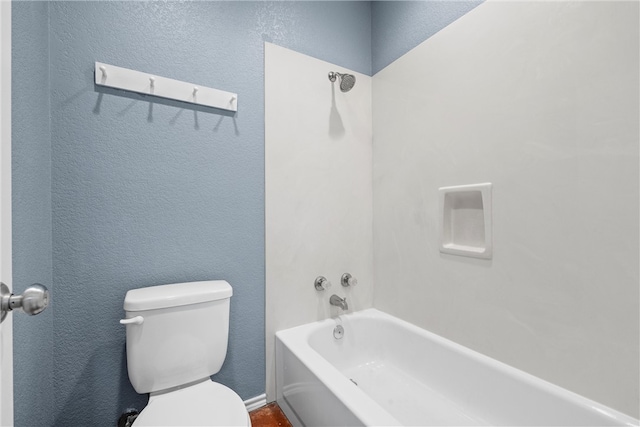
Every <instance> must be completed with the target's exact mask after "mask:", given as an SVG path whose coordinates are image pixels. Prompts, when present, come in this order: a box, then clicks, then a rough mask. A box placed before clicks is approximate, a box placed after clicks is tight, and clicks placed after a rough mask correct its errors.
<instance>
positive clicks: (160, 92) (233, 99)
mask: <svg viewBox="0 0 640 427" xmlns="http://www.w3.org/2000/svg"><path fill="white" fill-rule="evenodd" d="M95 83H96V84H97V85H99V86H106V87H112V88H116V89H122V90H126V91H129V92H136V93H142V94H145V95H153V96H158V97H160V98H167V99H175V100H177V101H181V102H188V103H190V104H197V105H206V106H207V107H214V108H219V109H221V110H228V111H238V95H237V94H235V93H232V92H226V91H224V90H219V89H213V88H210V87H204V86H196V85H194V84H193V83H187V82H182V81H180V80H174V79H168V78H166V77H158V76H156V75H152V74H149V73H143V72H141V71H135V70H130V69H128V68H122V67H116V66H115V65H109V64H104V63H102V62H96V64H95ZM196 95H197V97H196Z"/></svg>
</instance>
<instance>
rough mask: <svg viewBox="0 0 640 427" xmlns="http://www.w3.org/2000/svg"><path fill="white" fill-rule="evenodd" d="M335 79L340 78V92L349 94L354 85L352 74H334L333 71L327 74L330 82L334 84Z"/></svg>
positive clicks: (354, 78)
mask: <svg viewBox="0 0 640 427" xmlns="http://www.w3.org/2000/svg"><path fill="white" fill-rule="evenodd" d="M336 77H340V90H341V91H342V92H349V91H350V90H351V89H353V86H355V84H356V76H354V75H353V74H341V73H336V72H335V71H330V72H329V80H330V81H332V82H335V81H336Z"/></svg>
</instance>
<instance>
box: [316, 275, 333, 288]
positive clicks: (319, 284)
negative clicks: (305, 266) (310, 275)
mask: <svg viewBox="0 0 640 427" xmlns="http://www.w3.org/2000/svg"><path fill="white" fill-rule="evenodd" d="M313 285H314V286H315V288H316V291H326V290H327V289H329V288H330V287H331V282H330V281H328V280H327V278H326V277H324V276H318V277H316V280H315V282H313Z"/></svg>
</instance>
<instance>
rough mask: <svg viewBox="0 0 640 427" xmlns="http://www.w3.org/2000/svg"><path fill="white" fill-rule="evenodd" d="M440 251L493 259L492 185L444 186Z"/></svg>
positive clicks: (441, 199)
mask: <svg viewBox="0 0 640 427" xmlns="http://www.w3.org/2000/svg"><path fill="white" fill-rule="evenodd" d="M438 192H439V193H440V252H443V253H448V254H453V255H461V256H467V257H473V258H484V259H491V257H492V256H493V245H492V239H491V183H483V184H473V185H458V186H455V187H441V188H439V189H438Z"/></svg>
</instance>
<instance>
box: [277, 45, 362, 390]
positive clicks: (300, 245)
mask: <svg viewBox="0 0 640 427" xmlns="http://www.w3.org/2000/svg"><path fill="white" fill-rule="evenodd" d="M330 71H338V72H341V73H351V74H354V75H355V76H356V84H355V86H354V87H353V89H351V90H350V91H349V92H348V93H342V92H340V88H339V82H337V81H336V82H335V83H331V82H330V81H329V78H328V73H329V72H330ZM371 117H372V114H371V77H369V76H366V75H364V74H360V73H356V72H354V71H350V70H347V69H344V68H342V67H339V66H337V65H335V64H330V63H328V62H325V61H321V60H319V59H316V58H312V57H310V56H307V55H303V54H300V53H297V52H294V51H292V50H289V49H285V48H283V47H280V46H276V45H274V44H271V43H265V181H266V182H265V187H266V189H265V223H266V227H265V228H266V236H265V243H266V251H265V257H266V261H265V262H266V282H267V283H266V297H265V300H266V307H267V309H266V310H265V311H266V334H265V335H266V364H267V387H266V391H267V400H268V401H271V400H274V399H275V382H274V381H275V377H274V375H275V365H274V363H275V362H274V343H275V337H274V334H275V332H276V331H279V330H281V329H286V328H290V327H292V326H297V325H302V324H304V323H309V322H313V321H316V320H320V319H324V318H327V317H329V316H332V315H336V314H338V310H339V309H338V308H336V307H330V305H329V297H330V296H331V295H332V294H337V295H339V296H341V297H345V296H346V298H347V302H348V304H349V309H350V310H351V311H354V310H362V309H365V308H369V307H371V303H372V300H373V265H372V263H373V241H372V239H373V236H372V229H373V219H372V215H373V212H372V209H371V207H372V205H373V202H372V197H373V196H372V192H373V185H372V182H371V179H372V176H373V173H372V164H373V160H372V152H371V150H372V147H371ZM343 273H351V274H352V275H353V276H354V277H356V278H357V279H358V281H359V284H358V286H357V287H355V288H353V289H351V288H344V287H342V286H341V285H340V277H341V276H342V274H343ZM320 275H322V276H325V277H326V278H327V279H328V280H329V281H330V282H332V284H333V286H332V287H331V288H330V289H329V290H327V291H323V292H318V291H316V290H315V289H314V280H315V278H316V277H317V276H320Z"/></svg>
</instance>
